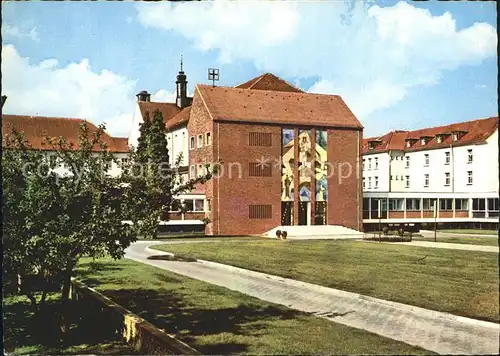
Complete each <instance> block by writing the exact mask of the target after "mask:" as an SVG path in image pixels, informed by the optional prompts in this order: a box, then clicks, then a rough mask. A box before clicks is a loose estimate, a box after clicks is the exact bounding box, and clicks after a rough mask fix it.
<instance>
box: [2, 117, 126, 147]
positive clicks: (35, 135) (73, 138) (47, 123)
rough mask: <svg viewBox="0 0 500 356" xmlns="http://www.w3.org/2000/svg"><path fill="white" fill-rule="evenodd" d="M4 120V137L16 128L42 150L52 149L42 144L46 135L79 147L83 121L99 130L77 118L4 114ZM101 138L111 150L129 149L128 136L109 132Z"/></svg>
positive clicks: (90, 128)
mask: <svg viewBox="0 0 500 356" xmlns="http://www.w3.org/2000/svg"><path fill="white" fill-rule="evenodd" d="M2 120H3V127H2V137H3V138H4V139H5V137H6V136H7V135H9V134H10V133H11V132H12V129H13V128H14V129H15V130H16V131H18V132H23V134H24V136H25V138H26V139H27V140H28V143H29V144H30V145H31V146H32V148H34V149H41V150H51V148H50V147H48V146H46V145H43V144H42V143H43V141H44V139H45V137H46V136H49V137H61V136H62V137H65V138H66V140H67V142H68V143H73V144H74V145H75V148H78V142H79V139H78V136H79V133H80V125H81V124H83V123H87V125H88V128H89V130H90V132H96V131H97V127H96V126H95V125H94V124H92V123H90V122H88V121H85V120H82V119H75V118H62V117H45V116H22V115H2ZM101 139H102V140H103V141H104V142H106V143H107V145H108V149H109V150H110V151H111V152H128V151H129V148H128V142H127V139H126V138H122V137H111V136H110V135H108V134H107V133H104V134H103V136H102V137H101ZM3 142H5V141H3ZM94 149H95V150H96V151H100V147H98V146H96V147H95V148H94Z"/></svg>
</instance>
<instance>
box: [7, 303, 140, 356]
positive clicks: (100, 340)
mask: <svg viewBox="0 0 500 356" xmlns="http://www.w3.org/2000/svg"><path fill="white" fill-rule="evenodd" d="M82 309H83V308H82V305H81V304H80V303H79V302H78V301H71V302H70V306H69V314H68V315H69V320H70V325H71V326H70V329H69V331H68V333H67V335H66V337H65V338H64V340H63V337H62V336H63V335H62V333H61V329H60V325H61V324H60V321H61V305H60V303H59V300H49V301H47V302H46V305H45V306H44V307H43V308H41V309H40V311H39V312H38V313H36V314H35V313H33V312H32V311H31V309H30V305H29V303H28V301H27V300H25V299H24V298H22V297H7V298H6V300H5V305H4V347H5V350H6V351H7V352H15V353H16V354H82V353H87V354H88V353H95V354H127V355H128V354H135V350H133V349H132V348H131V347H130V346H128V345H126V344H125V343H124V342H123V341H121V339H120V335H115V333H114V331H113V332H107V330H106V329H104V328H100V327H99V325H94V324H93V320H89V318H85V313H82V312H81V311H82Z"/></svg>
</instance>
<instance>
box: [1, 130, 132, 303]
mask: <svg viewBox="0 0 500 356" xmlns="http://www.w3.org/2000/svg"><path fill="white" fill-rule="evenodd" d="M103 132H104V126H99V128H98V129H97V130H95V131H90V129H89V128H88V126H87V125H86V124H83V125H81V127H80V135H79V141H78V143H77V145H75V144H73V143H68V142H67V141H66V139H65V138H64V137H59V138H48V137H47V138H45V144H46V145H48V146H50V147H49V148H50V149H51V151H53V152H54V153H55V155H56V157H57V161H53V162H50V160H48V159H47V155H46V154H45V153H44V152H42V151H41V150H35V149H33V148H32V147H30V146H29V145H28V144H27V142H26V140H24V138H23V137H22V135H21V134H19V133H17V132H15V131H13V133H12V134H11V135H9V136H8V137H7V140H6V145H5V146H6V147H5V148H6V149H5V150H4V155H3V157H2V164H3V167H4V170H3V178H4V210H3V224H4V256H5V258H6V262H7V264H8V268H9V271H10V272H11V273H10V274H9V276H11V277H12V275H13V274H14V275H18V276H20V278H19V283H18V284H19V291H20V292H21V293H24V294H26V295H28V297H29V298H30V300H31V302H32V305H33V306H34V307H36V305H37V299H36V298H35V295H34V291H41V292H42V296H41V297H40V298H41V302H43V300H44V295H46V290H47V289H46V285H47V279H48V277H49V276H50V275H51V274H52V275H53V274H55V275H57V276H60V279H59V282H60V284H61V285H62V289H61V293H62V294H61V297H62V303H63V305H64V304H66V303H67V301H68V299H69V291H70V283H71V277H72V275H73V273H74V268H75V266H76V264H77V262H78V260H79V259H80V258H81V257H82V256H90V257H93V258H98V257H102V256H104V255H106V254H109V255H111V256H112V257H113V258H121V257H122V256H123V255H124V250H125V248H127V247H128V246H129V245H130V243H131V242H133V241H135V240H136V239H137V229H136V227H135V226H133V225H128V224H124V223H122V221H123V220H125V216H124V213H125V209H123V207H124V206H126V205H127V204H128V201H127V199H128V197H129V196H131V195H130V194H128V191H127V190H128V187H127V186H126V185H123V181H122V177H112V176H109V175H107V174H106V172H105V169H104V167H106V165H107V164H108V162H109V161H110V160H115V161H116V159H115V158H114V156H113V155H112V154H111V153H110V152H108V150H107V147H106V144H105V142H103V141H102V140H101V136H102V134H103ZM60 165H63V166H64V168H65V169H66V173H60V172H59V173H58V172H56V170H55V168H57V166H60ZM35 282H36V283H35ZM14 284H15V283H14ZM34 285H38V286H40V287H39V288H36V287H33V286H34Z"/></svg>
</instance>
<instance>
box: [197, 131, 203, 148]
mask: <svg viewBox="0 0 500 356" xmlns="http://www.w3.org/2000/svg"><path fill="white" fill-rule="evenodd" d="M200 147H203V135H201V134H200V135H198V148H200Z"/></svg>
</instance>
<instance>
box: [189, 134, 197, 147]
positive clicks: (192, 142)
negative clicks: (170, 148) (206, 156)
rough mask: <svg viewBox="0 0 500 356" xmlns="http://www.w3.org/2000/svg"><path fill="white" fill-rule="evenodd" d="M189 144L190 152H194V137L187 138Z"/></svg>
mask: <svg viewBox="0 0 500 356" xmlns="http://www.w3.org/2000/svg"><path fill="white" fill-rule="evenodd" d="M189 143H190V145H189V148H190V149H191V150H194V149H195V148H196V147H195V145H194V144H195V142H194V136H191V137H190V138H189Z"/></svg>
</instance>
